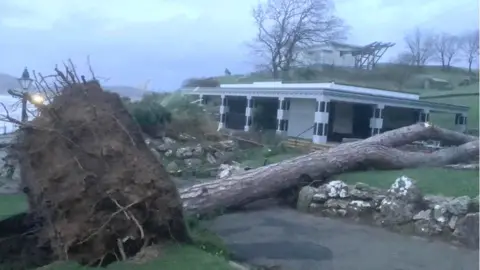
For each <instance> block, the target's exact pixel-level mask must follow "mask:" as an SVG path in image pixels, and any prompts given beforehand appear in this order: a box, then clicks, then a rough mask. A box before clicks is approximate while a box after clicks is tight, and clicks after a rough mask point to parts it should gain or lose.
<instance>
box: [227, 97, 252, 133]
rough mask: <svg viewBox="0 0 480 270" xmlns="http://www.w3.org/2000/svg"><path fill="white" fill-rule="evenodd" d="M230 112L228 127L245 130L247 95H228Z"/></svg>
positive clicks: (228, 114)
mask: <svg viewBox="0 0 480 270" xmlns="http://www.w3.org/2000/svg"><path fill="white" fill-rule="evenodd" d="M227 99H228V101H227V102H228V113H227V128H230V129H240V130H243V128H244V127H245V123H246V120H247V119H246V117H245V109H246V108H247V98H246V97H227Z"/></svg>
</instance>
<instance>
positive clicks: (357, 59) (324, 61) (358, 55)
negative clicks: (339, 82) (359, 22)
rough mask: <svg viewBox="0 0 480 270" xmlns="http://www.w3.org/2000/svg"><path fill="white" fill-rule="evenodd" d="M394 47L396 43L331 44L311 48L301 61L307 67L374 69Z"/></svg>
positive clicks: (301, 57)
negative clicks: (389, 49)
mask: <svg viewBox="0 0 480 270" xmlns="http://www.w3.org/2000/svg"><path fill="white" fill-rule="evenodd" d="M394 45H395V43H391V42H377V41H376V42H372V43H370V44H367V45H363V46H358V45H351V44H345V43H340V42H329V43H326V44H323V45H318V46H313V47H311V48H310V49H309V50H307V51H306V52H305V53H303V54H302V55H301V56H300V58H299V60H300V63H301V64H304V65H307V66H311V65H314V66H315V65H317V66H337V67H351V68H353V67H355V68H360V69H373V68H374V66H375V65H376V64H377V63H378V61H379V60H380V58H382V56H383V54H384V53H385V52H386V51H387V50H388V48H390V47H393V46H394Z"/></svg>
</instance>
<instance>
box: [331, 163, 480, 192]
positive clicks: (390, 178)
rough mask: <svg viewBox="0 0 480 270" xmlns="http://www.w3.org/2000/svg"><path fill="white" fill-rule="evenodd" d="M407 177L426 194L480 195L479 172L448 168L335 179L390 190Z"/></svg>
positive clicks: (374, 172)
mask: <svg viewBox="0 0 480 270" xmlns="http://www.w3.org/2000/svg"><path fill="white" fill-rule="evenodd" d="M402 175H406V176H408V177H410V178H413V179H415V180H417V184H418V186H419V187H420V189H421V190H422V191H423V193H424V194H435V195H443V196H462V195H468V196H471V197H475V196H477V195H478V194H479V190H478V188H479V181H478V176H479V173H478V171H473V170H453V169H447V168H418V169H405V170H393V171H364V172H351V173H344V174H341V175H338V176H336V177H335V179H339V180H342V181H345V182H346V183H348V184H354V183H356V182H363V183H366V184H368V185H370V186H373V187H379V188H389V187H390V185H392V184H393V182H394V181H395V179H397V178H398V177H399V176H402Z"/></svg>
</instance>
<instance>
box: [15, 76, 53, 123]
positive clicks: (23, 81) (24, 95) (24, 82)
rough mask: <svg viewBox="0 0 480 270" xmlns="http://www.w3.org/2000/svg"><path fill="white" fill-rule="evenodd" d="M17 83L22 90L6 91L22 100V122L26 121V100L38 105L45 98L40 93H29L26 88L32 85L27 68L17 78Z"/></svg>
mask: <svg viewBox="0 0 480 270" xmlns="http://www.w3.org/2000/svg"><path fill="white" fill-rule="evenodd" d="M18 83H19V84H20V87H21V88H22V91H21V92H20V91H17V90H13V89H9V90H8V93H9V94H10V95H12V96H14V97H17V98H19V99H21V100H22V123H23V122H27V121H28V114H27V102H30V103H32V104H33V105H36V106H37V107H38V106H41V105H42V104H43V103H44V101H45V98H44V97H43V96H42V95H40V94H36V93H33V94H31V93H29V91H28V90H29V89H30V87H31V86H32V83H33V80H32V79H31V78H30V73H29V72H28V69H27V68H25V69H24V70H23V73H22V76H21V77H20V78H18Z"/></svg>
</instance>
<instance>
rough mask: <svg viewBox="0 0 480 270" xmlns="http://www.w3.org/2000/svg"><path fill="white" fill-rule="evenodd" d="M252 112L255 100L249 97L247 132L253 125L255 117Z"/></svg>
mask: <svg viewBox="0 0 480 270" xmlns="http://www.w3.org/2000/svg"><path fill="white" fill-rule="evenodd" d="M252 110H253V98H252V97H251V96H247V106H246V107H245V118H246V119H245V127H244V130H245V131H249V130H250V128H251V127H252V124H253V117H252Z"/></svg>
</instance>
